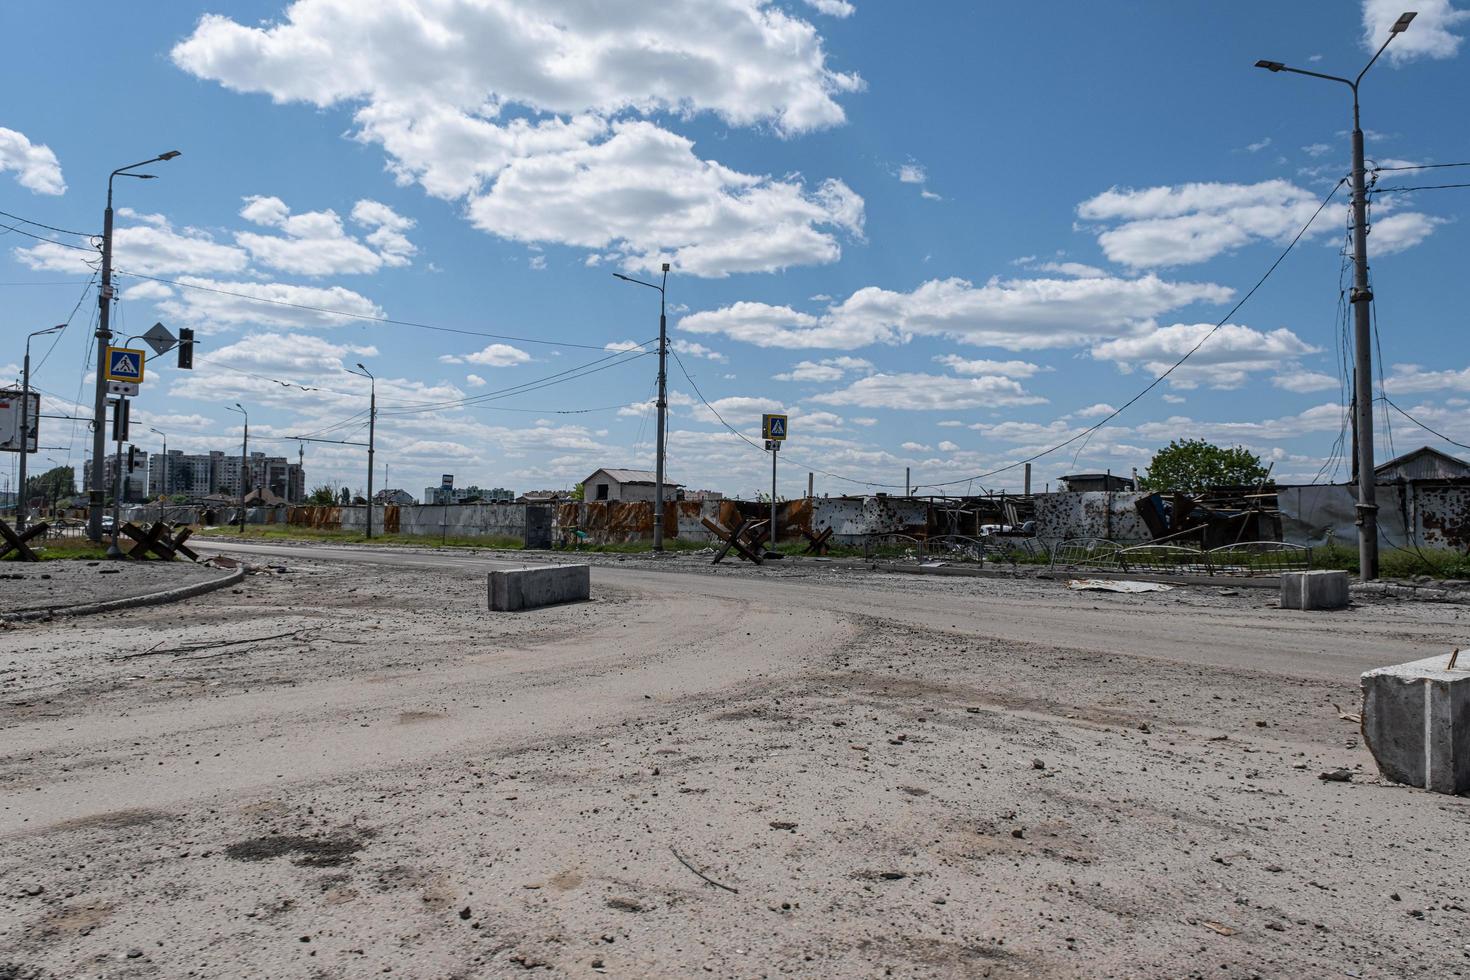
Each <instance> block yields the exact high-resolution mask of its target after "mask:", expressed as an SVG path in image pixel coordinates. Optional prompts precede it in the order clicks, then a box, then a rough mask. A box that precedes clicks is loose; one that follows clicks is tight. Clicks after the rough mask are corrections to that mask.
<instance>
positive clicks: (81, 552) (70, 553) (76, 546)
mask: <svg viewBox="0 0 1470 980" xmlns="http://www.w3.org/2000/svg"><path fill="white" fill-rule="evenodd" d="M26 544H28V545H29V546H30V547H31V550H33V551H34V552H35V553H36V557H37V558H39V559H41V560H42V561H83V560H85V561H97V560H99V559H105V558H106V557H107V545H106V544H105V543H104V544H93V543H92V542H91V541H90V540H88V539H87V538H52V539H50V540H49V541H39V542H38V540H37V539H36V538H32V539H31V540H29V541H27V542H26ZM0 561H20V555H18V554H17V553H15V552H13V551H12V552H11V553H10V554H8V555H6V556H5V557H4V558H3V559H0Z"/></svg>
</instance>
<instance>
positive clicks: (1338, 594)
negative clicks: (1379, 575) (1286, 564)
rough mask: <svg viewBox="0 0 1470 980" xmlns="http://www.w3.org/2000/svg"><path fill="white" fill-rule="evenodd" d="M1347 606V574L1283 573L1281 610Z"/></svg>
mask: <svg viewBox="0 0 1470 980" xmlns="http://www.w3.org/2000/svg"><path fill="white" fill-rule="evenodd" d="M1347 604H1348V576H1347V572H1333V571H1326V570H1319V571H1315V572H1283V573H1282V575H1281V608H1282V609H1345V608H1347Z"/></svg>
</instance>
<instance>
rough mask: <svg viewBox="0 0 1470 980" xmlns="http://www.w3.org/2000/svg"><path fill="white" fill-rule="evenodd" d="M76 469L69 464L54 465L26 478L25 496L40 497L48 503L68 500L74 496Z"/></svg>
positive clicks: (28, 497)
mask: <svg viewBox="0 0 1470 980" xmlns="http://www.w3.org/2000/svg"><path fill="white" fill-rule="evenodd" d="M76 493H77V484H76V471H75V470H73V469H72V468H71V467H70V466H55V467H52V468H51V469H49V470H47V471H46V472H45V473H41V474H40V475H38V476H32V477H28V478H27V479H26V498H27V499H32V500H33V499H35V498H37V497H40V498H41V499H43V500H45V501H47V502H48V503H49V502H50V501H52V500H68V499H70V498H71V497H74V496H76Z"/></svg>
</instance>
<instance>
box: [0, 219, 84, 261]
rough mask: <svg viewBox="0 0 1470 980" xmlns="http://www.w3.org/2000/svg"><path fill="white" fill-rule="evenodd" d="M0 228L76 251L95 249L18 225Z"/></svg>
mask: <svg viewBox="0 0 1470 980" xmlns="http://www.w3.org/2000/svg"><path fill="white" fill-rule="evenodd" d="M0 228H4V229H5V230H6V231H13V232H15V233H16V234H17V235H24V236H26V237H27V238H34V239H35V240H36V241H38V242H50V243H51V244H52V245H60V246H61V247H62V248H74V249H76V250H77V251H78V252H91V253H93V254H95V253H96V251H97V249H96V248H94V247H92V246H91V245H73V244H71V243H70V242H59V241H57V240H56V239H54V238H47V237H46V236H45V235H37V234H35V233H34V232H29V231H26V230H25V229H24V228H22V227H20V226H19V225H0ZM66 234H68V235H70V234H74V232H67V233H66Z"/></svg>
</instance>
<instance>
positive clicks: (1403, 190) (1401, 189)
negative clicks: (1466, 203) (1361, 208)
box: [1368, 183, 1470, 195]
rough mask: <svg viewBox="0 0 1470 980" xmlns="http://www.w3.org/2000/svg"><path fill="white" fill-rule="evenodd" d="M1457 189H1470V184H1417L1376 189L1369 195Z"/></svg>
mask: <svg viewBox="0 0 1470 980" xmlns="http://www.w3.org/2000/svg"><path fill="white" fill-rule="evenodd" d="M1455 187H1470V183H1464V184H1416V185H1414V186H1413V187H1375V188H1373V189H1372V190H1371V191H1369V192H1368V193H1369V194H1370V195H1378V194H1407V193H1408V192H1409V191H1443V190H1449V189H1451V188H1455Z"/></svg>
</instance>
